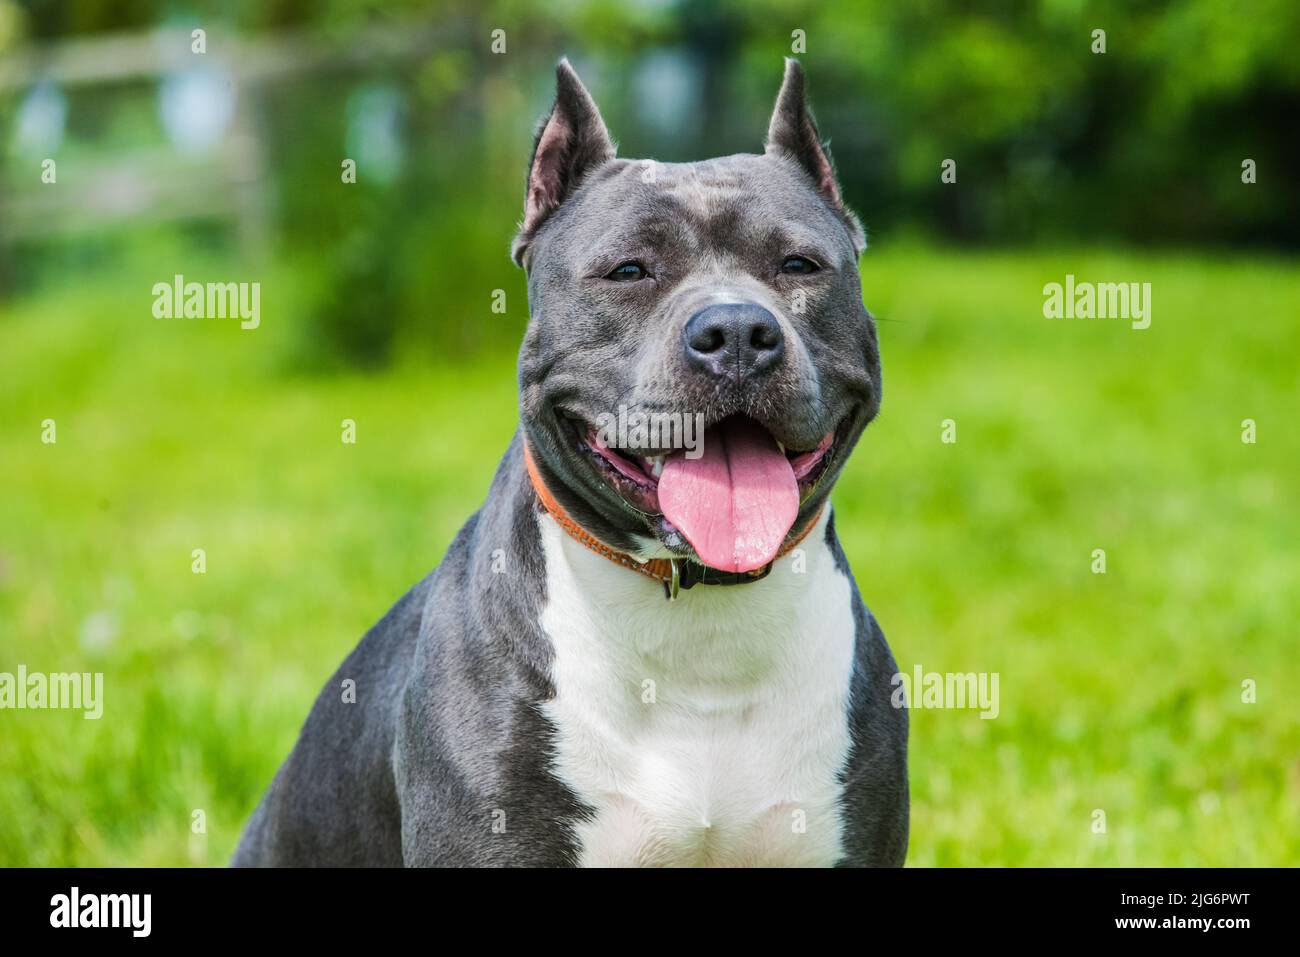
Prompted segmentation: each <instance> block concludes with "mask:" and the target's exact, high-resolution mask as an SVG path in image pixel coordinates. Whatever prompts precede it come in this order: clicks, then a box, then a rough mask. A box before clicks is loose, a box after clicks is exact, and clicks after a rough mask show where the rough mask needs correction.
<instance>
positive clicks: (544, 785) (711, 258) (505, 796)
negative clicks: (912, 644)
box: [234, 61, 908, 866]
mask: <svg viewBox="0 0 1300 957" xmlns="http://www.w3.org/2000/svg"><path fill="white" fill-rule="evenodd" d="M864 245H865V239H864V235H863V231H862V228H861V226H860V225H859V223H858V221H857V219H856V218H855V217H854V215H853V214H852V213H851V212H850V211H849V210H848V209H847V208H846V207H845V205H844V203H843V201H842V198H841V195H840V189H839V185H838V183H837V181H836V177H835V173H834V170H833V168H832V166H831V163H830V160H829V157H828V155H827V153H826V151H825V149H824V148H823V146H822V144H821V142H820V140H819V138H818V134H817V129H816V126H815V125H814V123H813V119H812V116H811V115H810V113H809V111H808V107H807V105H806V103H805V98H804V82H803V73H802V71H801V69H800V67H799V65H798V64H797V63H796V62H794V61H788V62H787V64H786V71H785V79H784V83H783V85H782V87H781V92H780V95H779V97H778V99H777V103H776V108H775V111H774V113H773V115H772V119H771V124H770V127H769V130H768V137H767V147H766V150H765V152H764V153H763V154H762V155H736V156H728V157H724V158H721V159H713V160H707V161H704V162H699V163H682V164H676V163H652V162H647V161H635V160H627V159H619V158H616V156H615V150H614V144H613V142H612V141H611V139H610V136H609V133H608V132H607V130H606V128H605V124H604V121H603V120H602V119H601V115H600V112H599V111H598V109H597V108H596V105H595V103H594V102H593V101H592V99H591V97H590V95H589V94H588V93H587V91H586V89H585V88H584V87H583V85H582V83H581V81H580V80H579V79H578V77H577V75H576V74H575V73H574V71H573V69H572V68H571V67H570V66H569V64H568V63H567V62H564V61H562V62H561V63H560V65H559V69H558V85H557V92H556V99H555V105H554V107H553V108H552V110H551V112H550V114H549V116H548V117H547V118H546V120H545V121H544V122H543V124H542V126H541V129H540V131H539V133H538V136H537V141H536V144H535V146H534V151H533V157H532V162H531V164H530V168H529V173H528V181H527V195H526V199H525V208H524V220H523V224H522V227H521V229H520V232H519V235H518V237H517V238H516V239H515V242H514V248H513V252H514V257H515V260H516V262H518V263H520V264H521V265H522V266H523V267H524V268H525V269H526V270H527V273H528V290H529V301H530V307H531V319H530V323H529V326H528V331H527V334H526V335H525V338H524V343H523V347H522V350H521V353H520V360H519V384H520V393H521V403H520V404H521V410H520V419H521V422H520V428H519V431H518V433H517V434H516V436H515V438H514V440H513V442H512V443H511V445H510V447H509V449H508V450H507V452H506V454H505V458H504V459H503V460H502V462H501V465H500V468H499V469H498V470H497V473H496V477H495V479H494V480H493V482H492V487H491V490H490V491H489V493H488V497H487V501H486V502H485V503H484V505H483V507H482V508H481V509H480V510H479V511H478V513H477V514H475V515H474V516H473V517H471V518H470V520H469V521H468V522H467V523H466V525H465V527H464V528H463V529H461V531H460V533H459V535H457V536H456V540H455V541H454V542H453V543H452V545H451V548H450V550H449V551H448V552H447V555H446V557H445V558H444V559H443V561H442V564H441V565H439V566H438V568H437V569H436V570H435V571H433V572H432V573H431V574H430V575H429V576H428V577H427V578H425V579H424V580H423V581H422V582H420V583H419V584H418V585H416V586H415V587H414V588H413V589H412V590H411V591H410V592H409V593H408V594H407V595H406V597H404V598H403V599H402V600H401V601H399V602H398V603H397V605H396V606H394V607H393V609H392V610H391V611H389V612H388V614H387V615H386V616H384V618H383V619H382V620H381V621H380V622H379V623H378V624H377V625H375V626H374V628H372V629H371V630H370V632H369V633H368V634H367V635H366V636H365V638H363V639H362V641H361V643H360V645H359V646H358V647H357V648H356V650H355V651H353V653H352V654H351V655H350V656H349V657H348V659H347V660H346V661H345V662H344V663H343V665H342V667H341V668H340V669H339V670H338V673H337V674H336V675H335V676H334V677H333V678H332V679H331V680H330V682H329V684H328V685H327V686H326V687H325V689H324V691H322V692H321V694H320V697H319V698H318V699H317V701H316V704H315V706H314V707H313V708H312V711H311V715H310V716H309V717H308V719H307V723H306V725H305V726H304V728H303V730H302V734H301V737H300V738H299V740H298V743H297V745H296V746H295V747H294V749H293V752H292V753H291V754H290V755H289V757H288V759H287V760H286V761H285V763H284V765H283V767H282V768H281V769H280V771H279V773H278V774H277V775H276V777H275V780H274V781H273V782H272V784H271V787H270V790H269V791H268V792H267V794H266V796H265V798H264V799H263V801H262V803H261V805H260V806H259V807H258V808H257V811H256V812H255V813H254V815H253V817H252V820H251V821H250V822H249V824H248V827H247V829H246V831H245V834H244V836H243V840H242V842H241V844H240V846H239V848H238V850H237V851H236V854H235V858H234V863H235V864H236V865H403V864H404V865H542V866H546V865H552V866H554V865H576V864H581V865H594V866H607V865H759V866H764V865H796V866H803V865H833V864H841V865H900V864H902V863H903V859H904V857H905V855H906V851H907V829H908V791H907V715H906V711H905V710H901V709H897V708H895V707H893V706H892V705H891V703H890V695H891V692H892V690H893V685H892V684H891V679H892V678H893V676H894V674H895V672H896V667H895V664H894V661H893V657H892V656H891V654H890V651H889V648H888V646H887V645H886V644H885V639H884V636H883V635H882V634H881V631H880V628H879V627H878V626H877V624H876V622H875V619H874V618H873V617H872V616H871V614H870V613H869V612H868V611H867V609H866V607H865V606H864V605H863V603H862V599H861V598H860V597H859V595H858V591H857V588H856V586H855V584H854V580H853V577H852V574H851V573H850V571H849V566H848V563H847V562H846V560H845V557H844V553H843V551H842V550H841V548H840V545H839V541H838V539H837V538H836V535H835V527H834V522H833V520H832V517H831V510H830V507H829V505H828V502H827V499H828V496H829V495H830V492H831V488H832V486H833V485H834V483H835V480H836V478H837V477H838V475H839V472H840V470H841V469H842V468H843V467H844V463H845V460H846V459H847V458H848V455H849V452H850V451H851V450H852V448H853V446H854V444H855V443H856V442H857V440H858V437H859V436H860V435H861V433H862V431H863V429H864V428H865V427H866V425H867V423H868V422H870V421H871V419H872V418H873V417H874V416H875V415H876V412H877V410H878V409H879V405H880V361H879V353H878V350H877V342H876V332H875V327H874V323H873V321H872V318H871V316H870V315H869V314H868V313H867V311H866V309H865V308H864V307H863V304H862V296H861V291H860V288H859V279H858V271H857V263H858V256H859V255H860V254H861V252H862V250H863V248H864ZM620 408H621V409H622V410H623V411H624V412H625V413H627V411H628V410H631V411H632V412H634V413H639V414H641V415H643V416H647V417H648V416H653V415H660V416H664V415H666V416H669V417H670V419H669V420H670V421H677V420H681V421H686V420H687V419H688V418H689V417H693V416H696V415H698V416H701V417H702V418H700V419H699V420H698V421H699V422H701V423H702V424H703V427H704V433H703V442H702V446H701V448H700V449H697V450H695V451H693V452H692V451H690V450H684V449H682V448H672V447H658V446H656V447H645V446H644V445H643V446H639V447H635V448H633V447H632V446H633V445H635V443H633V442H630V441H629V442H628V443H627V444H625V445H624V446H622V447H620V446H618V445H617V444H616V443H611V442H608V441H606V440H604V439H602V438H601V437H600V436H598V435H597V434H596V429H595V427H594V426H595V423H596V422H598V421H601V420H602V416H609V415H612V414H614V413H615V412H617V411H618V410H620ZM673 416H676V419H672V418H671V417H673ZM349 679H350V680H351V681H352V682H355V685H354V686H353V685H346V686H345V682H347V681H348V680H349ZM345 687H354V689H355V695H352V694H348V693H346V692H345Z"/></svg>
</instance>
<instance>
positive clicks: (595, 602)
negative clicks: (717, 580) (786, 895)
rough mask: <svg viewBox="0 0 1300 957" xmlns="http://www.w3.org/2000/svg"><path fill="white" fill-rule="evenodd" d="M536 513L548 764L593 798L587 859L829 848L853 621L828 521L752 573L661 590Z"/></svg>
mask: <svg viewBox="0 0 1300 957" xmlns="http://www.w3.org/2000/svg"><path fill="white" fill-rule="evenodd" d="M539 521H540V522H541V524H542V539H543V543H544V548H545V552H546V560H547V604H546V606H545V610H544V612H543V615H542V626H543V628H544V629H545V631H546V632H547V634H548V636H549V637H550V639H551V641H552V643H553V646H554V661H553V671H552V678H553V681H554V684H555V691H556V694H555V697H554V698H553V699H552V700H551V701H549V702H547V704H546V705H545V711H546V713H547V716H548V717H549V718H550V719H551V721H552V722H553V723H554V725H555V728H556V732H557V734H556V743H555V752H556V753H555V760H554V767H553V770H554V773H556V774H557V775H558V776H559V778H560V779H561V780H562V781H564V782H565V784H567V785H568V786H569V787H570V788H571V789H572V790H573V791H574V793H575V794H576V795H577V796H578V797H579V798H580V799H581V800H582V801H583V802H584V803H585V804H586V805H588V806H589V807H590V808H592V814H591V816H590V817H589V818H588V819H587V820H585V821H584V822H582V823H580V824H579V825H578V827H577V837H578V841H579V857H580V861H581V863H583V864H586V865H594V866H619V865H642V866H654V865H661V866H673V865H679V866H685V865H716V866H729V865H737V866H738V865H771V866H780V865H829V864H833V863H834V862H835V861H836V860H837V859H838V857H839V855H840V834H841V822H840V814H839V801H840V790H841V789H840V783H839V774H840V771H841V770H842V768H843V766H844V763H845V761H846V760H847V757H848V750H849V745H850V737H849V730H848V718H847V708H848V688H849V678H850V670H851V668H852V661H853V642H854V621H853V613H852V592H851V586H850V584H849V581H848V579H847V578H846V577H845V576H844V575H843V574H841V573H840V572H839V571H838V570H837V569H836V568H835V564H834V560H833V558H832V556H831V555H830V551H829V549H828V548H827V547H826V545H825V543H824V526H821V525H819V527H818V528H817V529H815V530H814V532H813V533H812V534H811V535H809V536H808V538H807V540H806V542H807V544H806V545H805V546H804V548H803V549H802V551H801V552H797V553H793V554H792V555H791V556H787V557H786V558H784V559H782V560H780V561H778V563H777V565H776V567H774V568H773V570H772V573H771V575H770V576H769V577H768V579H766V580H764V581H763V582H761V583H757V584H755V585H743V586H734V587H717V586H713V587H710V586H699V587H696V588H694V589H691V590H690V591H689V592H683V593H682V595H681V597H680V598H679V599H678V600H677V601H676V602H673V603H671V604H670V603H668V602H667V601H666V600H665V599H664V597H663V594H662V590H661V589H660V588H659V586H658V585H657V584H656V583H655V582H653V581H650V580H648V579H644V578H642V577H641V576H638V575H635V574H632V573H629V572H628V571H627V570H626V569H622V568H619V567H617V566H615V565H613V564H612V563H610V562H608V561H606V560H605V559H603V558H601V557H599V556H597V555H594V554H592V553H591V552H589V551H587V550H586V549H584V548H582V546H580V545H577V544H576V543H574V542H573V541H572V540H570V539H569V538H568V536H567V535H565V534H564V532H563V531H561V530H560V529H559V528H558V526H556V525H555V524H554V522H552V521H551V520H550V519H549V518H548V517H546V516H542V517H541V518H540V519H539ZM824 521H825V519H823V522H824Z"/></svg>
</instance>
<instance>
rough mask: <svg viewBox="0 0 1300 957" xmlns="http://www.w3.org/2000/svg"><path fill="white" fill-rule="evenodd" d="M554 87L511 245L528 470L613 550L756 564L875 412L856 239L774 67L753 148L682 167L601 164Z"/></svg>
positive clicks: (799, 93) (797, 99) (824, 160)
mask: <svg viewBox="0 0 1300 957" xmlns="http://www.w3.org/2000/svg"><path fill="white" fill-rule="evenodd" d="M557 80H558V82H557V90H556V99H555V105H554V107H553V108H552V109H551V112H550V115H549V116H548V117H547V118H546V120H545V121H544V122H543V123H542V125H541V128H540V130H539V132H538V135H537V141H536V143H535V145H534V148H533V158H532V163H531V164H530V168H529V172H528V183H527V194H526V198H525V203H524V219H523V224H522V226H521V228H520V232H519V235H518V236H517V238H516V239H515V242H514V248H513V253H514V257H515V261H516V262H518V263H520V264H521V265H523V266H524V267H525V269H526V270H527V272H528V295H529V302H530V310H531V319H530V322H529V326H528V331H527V334H526V336H525V338H524V343H523V348H522V350H521V353H520V362H519V378H520V389H521V403H522V417H523V428H524V432H525V436H526V438H527V441H528V444H529V448H530V450H531V454H532V458H533V461H534V463H535V466H536V468H537V470H538V471H539V472H540V474H541V478H542V479H543V481H544V482H545V484H546V486H547V487H548V489H549V490H550V491H551V493H552V494H553V495H554V496H555V498H556V499H557V500H558V501H559V503H560V504H561V505H562V506H563V507H564V508H565V509H566V510H567V511H568V513H569V515H570V516H571V517H572V518H573V519H574V520H576V521H577V522H578V523H579V524H581V525H582V526H583V528H585V529H586V530H587V531H588V532H589V533H591V534H592V535H594V536H595V537H597V538H598V539H600V540H601V541H603V542H605V543H606V544H607V545H610V546H612V547H614V548H617V549H619V550H620V551H624V552H628V553H631V554H633V555H636V556H638V557H639V558H642V559H645V558H649V557H667V556H672V557H679V558H689V559H693V560H696V561H699V562H701V563H702V564H705V565H708V566H710V567H713V568H719V569H722V570H725V571H750V570H753V569H757V568H761V567H762V566H764V565H766V564H767V563H768V562H769V561H771V560H772V558H773V557H774V556H775V555H776V554H777V553H778V551H779V549H780V548H781V546H782V544H783V543H784V542H785V541H786V540H787V538H789V537H791V536H793V535H795V534H797V533H798V531H799V530H800V529H802V528H803V527H805V525H806V523H807V522H808V521H810V520H811V518H812V517H813V516H815V515H816V514H817V512H818V511H819V510H820V509H821V507H822V504H823V503H824V502H825V500H826V497H827V495H828V494H829V493H830V489H831V486H832V484H833V483H834V481H835V479H836V478H837V476H838V475H839V472H840V470H841V469H842V468H843V465H844V462H845V460H846V459H847V457H848V454H849V452H850V450H851V449H852V448H853V445H854V443H855V442H856V441H857V439H858V436H859V435H860V434H861V433H862V430H863V428H865V427H866V425H867V423H868V422H869V421H871V419H872V418H873V417H874V416H875V414H876V411H877V409H878V408H879V405H880V359H879V352H878V349H877V344H876V331H875V325H874V323H873V321H872V319H871V316H870V315H869V314H868V313H867V311H866V309H865V308H864V307H863V305H862V295H861V291H860V288H859V283H858V256H859V255H860V254H861V252H862V250H863V248H864V246H865V237H864V235H863V231H862V227H861V225H860V224H859V223H858V220H857V219H856V217H855V216H854V215H853V213H852V212H850V211H849V210H848V209H847V208H846V207H845V205H844V203H843V200H842V198H841V196H840V188H839V185H838V183H837V182H836V178H835V173H834V170H833V168H832V166H831V162H830V159H829V157H828V155H827V153H826V150H825V149H824V148H823V145H822V143H821V141H820V140H819V138H818V134H817V128H816V126H815V125H814V124H813V119H812V116H811V115H810V113H809V111H808V107H807V105H806V103H805V99H804V80H803V72H802V70H801V69H800V67H799V64H798V63H796V62H795V61H793V60H787V61H786V70H785V80H784V82H783V84H782V86H781V92H780V94H779V95H778V97H777V101H776V108H775V110H774V112H773V114H772V119H771V123H770V125H769V128H768V134H767V147H766V150H765V152H764V153H763V154H762V155H752V154H740V155H736V156H727V157H723V158H720V159H712V160H706V161H703V162H698V163H656V162H652V161H643V160H629V159H619V158H616V156H615V150H614V144H613V142H612V141H611V139H610V136H609V132H608V131H607V130H606V128H605V123H604V121H603V120H602V119H601V115H600V111H599V110H598V109H597V107H596V104H595V102H594V101H593V100H592V98H591V96H590V94H588V92H587V90H586V89H585V88H584V87H583V85H582V82H581V81H580V80H579V79H578V76H577V74H576V73H575V72H574V71H573V68H572V67H570V66H569V64H568V62H567V61H561V63H560V65H559V68H558V73H557ZM697 425H702V427H703V435H702V436H700V435H698V434H697V433H696V431H695V430H696V427H697Z"/></svg>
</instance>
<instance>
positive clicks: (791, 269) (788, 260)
mask: <svg viewBox="0 0 1300 957" xmlns="http://www.w3.org/2000/svg"><path fill="white" fill-rule="evenodd" d="M820 268H821V267H820V266H818V265H817V264H816V263H815V262H813V261H812V260H811V259H806V258H804V257H803V256H786V257H785V262H783V263H781V272H784V273H794V274H796V275H807V274H808V273H810V272H816V271H817V270H818V269H820Z"/></svg>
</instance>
